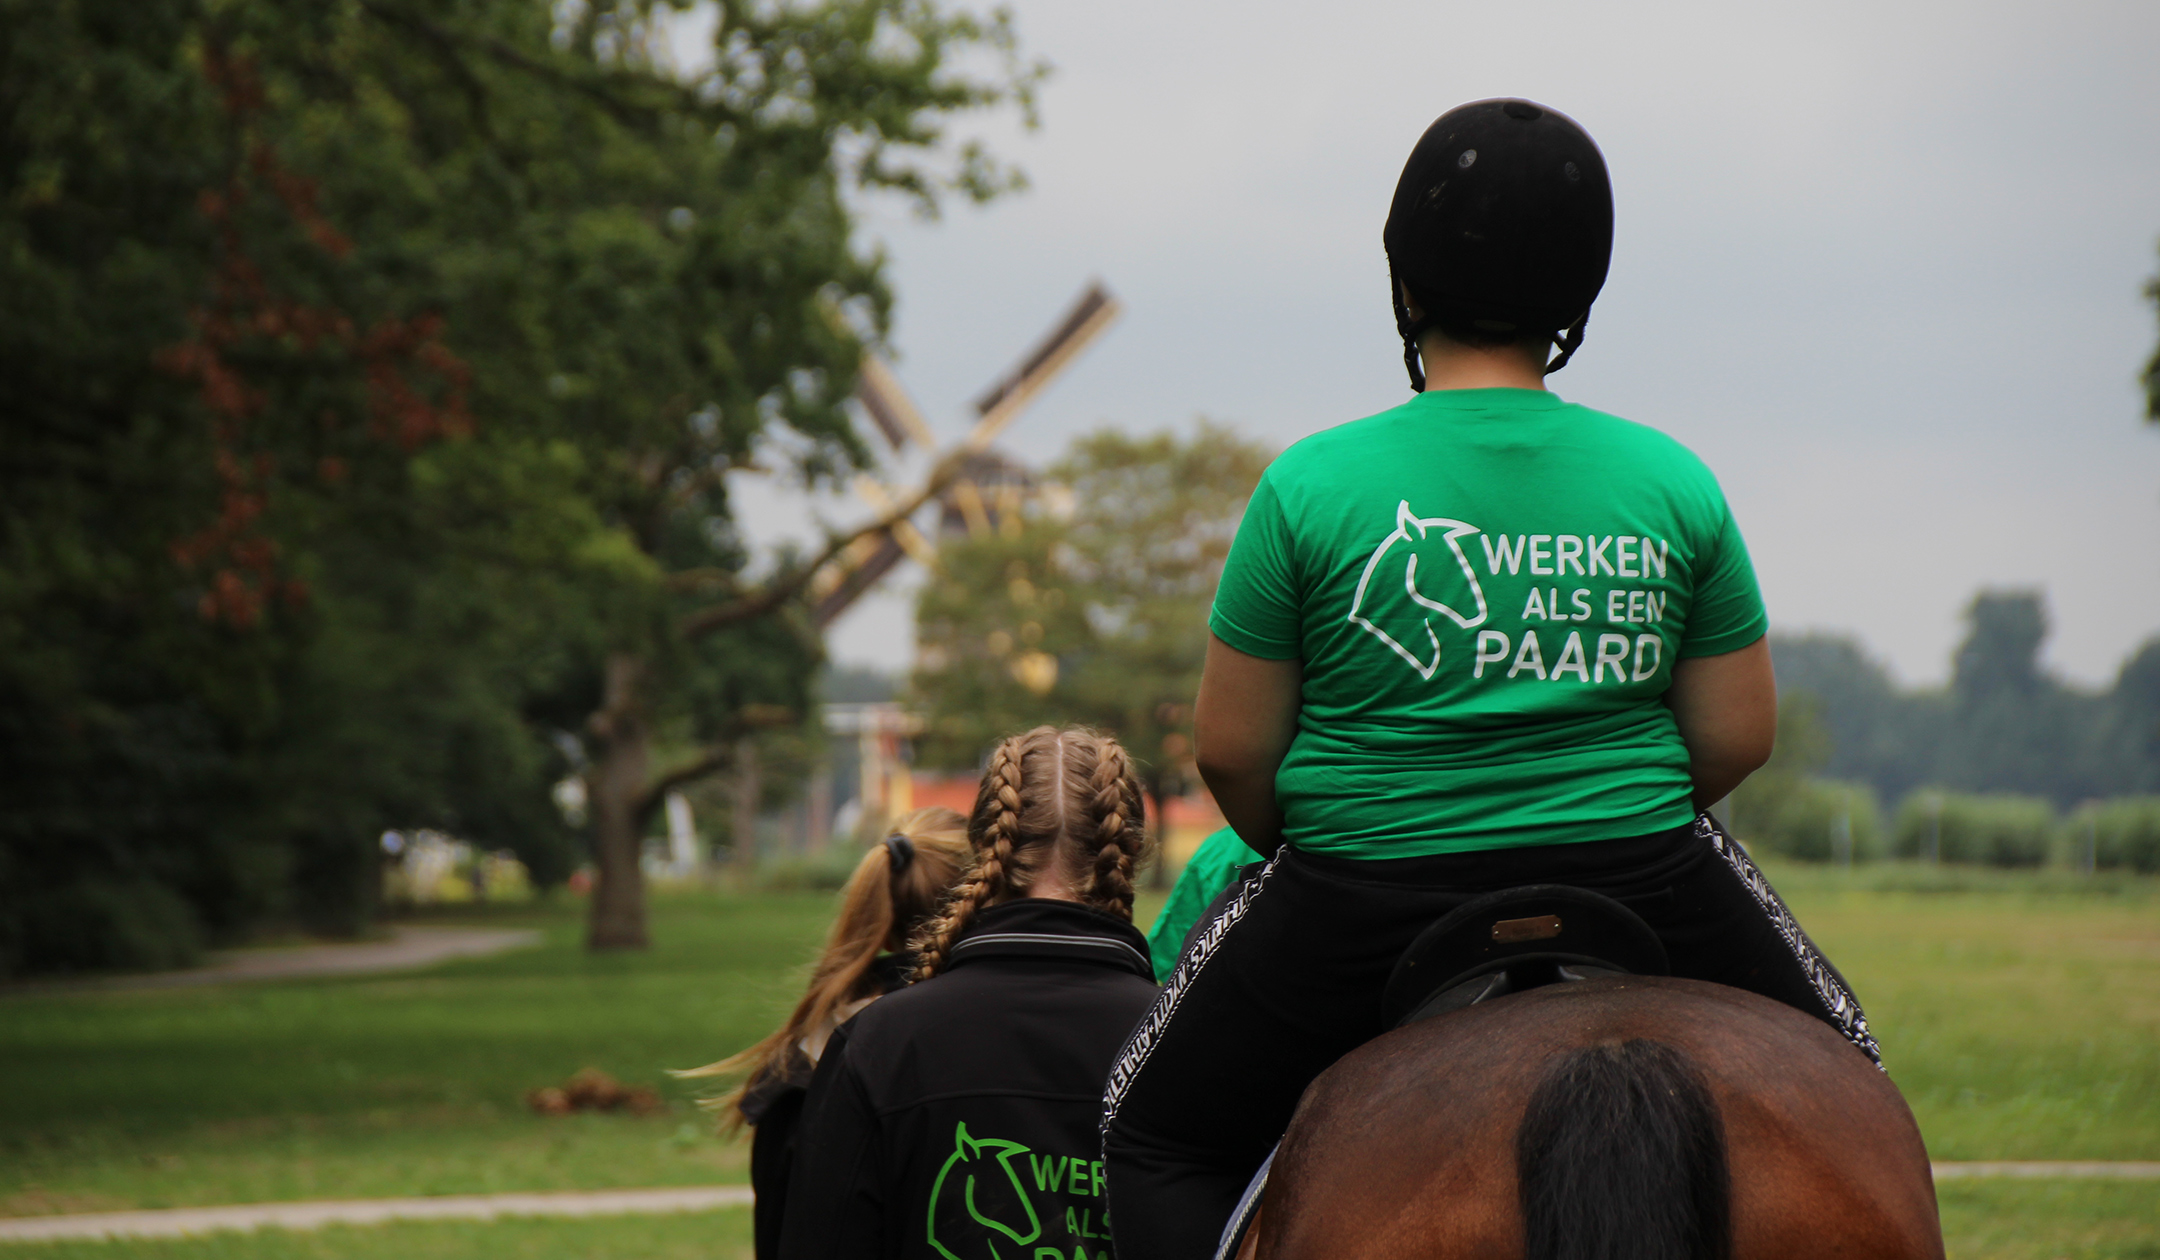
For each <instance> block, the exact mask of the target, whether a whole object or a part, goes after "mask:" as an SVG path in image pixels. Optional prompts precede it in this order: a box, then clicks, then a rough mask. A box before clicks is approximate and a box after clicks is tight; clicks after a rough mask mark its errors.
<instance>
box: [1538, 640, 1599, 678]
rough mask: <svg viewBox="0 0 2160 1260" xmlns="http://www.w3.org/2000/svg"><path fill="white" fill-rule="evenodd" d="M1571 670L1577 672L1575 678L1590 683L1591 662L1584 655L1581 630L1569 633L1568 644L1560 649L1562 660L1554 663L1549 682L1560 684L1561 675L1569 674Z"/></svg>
mask: <svg viewBox="0 0 2160 1260" xmlns="http://www.w3.org/2000/svg"><path fill="white" fill-rule="evenodd" d="M1571 669H1572V670H1574V671H1575V677H1577V678H1579V679H1581V680H1582V681H1583V682H1589V681H1590V662H1589V660H1588V658H1586V657H1585V656H1584V655H1583V645H1582V632H1581V631H1580V630H1570V631H1568V636H1567V642H1566V643H1565V644H1563V645H1562V646H1561V648H1560V659H1559V660H1557V661H1554V662H1553V667H1552V678H1551V679H1549V680H1548V681H1551V682H1559V681H1560V675H1562V674H1565V673H1567V672H1568V671H1569V670H1571Z"/></svg>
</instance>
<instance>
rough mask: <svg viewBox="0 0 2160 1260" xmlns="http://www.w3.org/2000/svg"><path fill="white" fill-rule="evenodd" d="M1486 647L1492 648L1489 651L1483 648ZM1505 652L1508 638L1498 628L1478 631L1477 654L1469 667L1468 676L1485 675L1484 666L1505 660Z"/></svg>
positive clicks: (1478, 676)
mask: <svg viewBox="0 0 2160 1260" xmlns="http://www.w3.org/2000/svg"><path fill="white" fill-rule="evenodd" d="M1488 647H1490V648H1492V649H1493V650H1492V651H1490V652H1488V651H1486V650H1485V649H1486V648H1488ZM1507 654H1508V640H1507V636H1506V635H1504V634H1502V633H1500V632H1499V631H1498V630H1480V631H1478V632H1477V656H1476V658H1475V663H1474V664H1472V666H1471V667H1470V676H1471V677H1472V678H1483V677H1484V676H1485V667H1486V666H1487V665H1496V664H1498V663H1500V662H1501V661H1504V660H1506V659H1507Z"/></svg>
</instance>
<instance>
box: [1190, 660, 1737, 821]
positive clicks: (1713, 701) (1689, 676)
mask: <svg viewBox="0 0 2160 1260" xmlns="http://www.w3.org/2000/svg"><path fill="white" fill-rule="evenodd" d="M1211 659H1212V658H1211ZM1665 703H1666V704H1667V705H1668V706H1670V707H1671V709H1672V711H1673V718H1674V719H1675V720H1676V721H1677V722H1678V723H1679V724H1680V739H1681V741H1682V742H1684V743H1685V744H1686V745H1687V750H1688V777H1689V778H1691V779H1693V780H1694V784H1695V808H1696V809H1699V810H1701V809H1708V808H1710V807H1711V806H1712V805H1715V804H1716V803H1717V802H1719V801H1721V800H1723V799H1725V797H1726V795H1727V794H1729V793H1730V792H1731V791H1732V790H1733V789H1734V788H1736V787H1739V786H1740V781H1741V780H1742V779H1745V778H1747V777H1748V776H1749V775H1750V774H1753V773H1754V772H1755V771H1757V770H1759V769H1761V768H1762V764H1763V763H1764V762H1766V761H1768V760H1770V746H1771V743H1772V742H1773V741H1774V740H1775V739H1776V737H1777V678H1776V676H1775V675H1773V674H1772V673H1771V672H1770V640H1769V639H1768V638H1767V637H1764V638H1760V639H1757V640H1755V641H1754V642H1753V643H1750V644H1748V645H1747V646H1746V647H1744V648H1741V649H1740V650H1739V651H1737V652H1724V653H1720V654H1719V655H1716V656H1692V657H1683V658H1682V659H1681V660H1679V661H1677V662H1675V663H1674V665H1673V679H1672V687H1671V688H1670V689H1669V690H1667V691H1666V693H1665ZM1210 786H1213V785H1212V783H1211V784H1210ZM1217 795H1218V797H1219V796H1220V794H1219V793H1218V794H1217Z"/></svg>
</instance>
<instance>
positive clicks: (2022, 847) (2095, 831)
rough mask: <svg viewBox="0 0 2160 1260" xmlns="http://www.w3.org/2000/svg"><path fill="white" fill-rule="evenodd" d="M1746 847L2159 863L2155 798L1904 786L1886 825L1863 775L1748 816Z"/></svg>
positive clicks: (1812, 855) (1792, 795)
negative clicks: (2080, 800) (2052, 801)
mask: <svg viewBox="0 0 2160 1260" xmlns="http://www.w3.org/2000/svg"><path fill="white" fill-rule="evenodd" d="M1739 830H1740V839H1741V841H1742V842H1744V843H1746V844H1747V845H1749V846H1750V847H1751V848H1758V849H1762V850H1766V851H1768V852H1770V853H1775V854H1778V855H1780V856H1784V857H1790V858H1798V859H1800V860H1802V861H1808V862H1830V861H1855V862H1867V861H1876V860H1881V859H1884V858H1902V859H1907V860H1919V861H1939V862H1952V863H1964V864H1968V865H1981V866H2001V867H2020V866H2023V867H2035V866H2046V865H2054V866H2065V867H2072V868H2076V867H2082V866H2084V865H2085V864H2086V863H2088V862H2090V863H2091V865H2092V866H2093V867H2095V868H2097V869H2101V870H2111V869H2112V870H2122V869H2127V870H2134V871H2143V872H2154V871H2160V796H2125V797H2117V798H2115V799H2112V800H2104V801H2094V802H2091V803H2089V804H2086V805H2083V806H2081V807H2079V808H2078V809H2076V810H2073V811H2072V812H2070V813H2069V814H2068V815H2058V814H2057V813H2056V812H2055V810H2054V808H2053V807H2052V806H2050V805H2049V804H2048V802H2047V801H2045V800H2043V799H2041V798H2039V797H2036V796H2014V795H2009V794H2004V793H1971V792H1943V791H1934V790H1931V789H1921V790H1919V791H1916V792H1912V793H1909V794H1908V795H1907V796H1906V797H1905V799H1904V800H1903V801H1902V802H1900V803H1899V805H1898V808H1897V812H1896V814H1895V815H1894V816H1892V817H1891V818H1890V819H1889V822H1888V825H1887V827H1886V826H1885V823H1884V818H1883V810H1882V805H1881V802H1880V801H1878V800H1877V799H1876V796H1875V791H1874V789H1873V788H1871V787H1869V786H1868V785H1867V784H1864V783H1849V782H1841V781H1837V780H1830V779H1808V780H1805V781H1803V782H1802V783H1800V784H1798V785H1797V786H1796V787H1795V788H1793V789H1791V790H1788V791H1784V792H1781V793H1780V794H1779V799H1778V800H1777V802H1776V804H1775V806H1774V808H1773V809H1771V810H1770V811H1768V812H1767V814H1766V815H1765V816H1758V817H1754V818H1751V819H1749V820H1748V821H1747V823H1746V825H1744V826H1743V827H1741V828H1740V829H1739Z"/></svg>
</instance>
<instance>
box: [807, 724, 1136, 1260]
mask: <svg viewBox="0 0 2160 1260" xmlns="http://www.w3.org/2000/svg"><path fill="white" fill-rule="evenodd" d="M1140 802H1141V795H1140V784H1139V780H1138V779H1137V778H1136V777H1135V776H1134V774H1133V771H1132V766H1131V763H1130V761H1129V760H1128V759H1127V757H1126V755H1125V750H1124V749H1123V748H1122V747H1120V746H1119V745H1118V743H1117V741H1116V740H1114V739H1111V738H1109V737H1108V736H1105V735H1101V734H1098V733H1096V732H1094V731H1089V730H1085V729H1081V728H1077V727H1065V728H1053V727H1048V726H1042V727H1037V728H1035V729H1034V730H1032V731H1028V732H1027V733H1025V734H1023V735H1015V736H1012V737H1010V738H1008V739H1006V740H1005V741H1003V742H1002V743H1000V744H999V745H998V746H997V748H996V750H995V751H994V752H992V754H991V756H990V761H989V766H988V769H987V771H986V772H985V774H984V775H983V782H982V787H981V789H980V790H979V791H978V793H977V795H976V799H975V809H974V812H973V813H972V815H971V816H970V817H969V818H968V826H967V839H968V847H969V850H970V854H971V857H970V862H969V865H968V869H967V872H966V874H965V875H963V876H962V877H961V879H960V881H959V883H958V885H957V886H956V887H955V888H954V890H953V895H952V897H951V899H950V900H949V901H948V902H947V904H946V905H945V907H944V909H943V911H942V912H941V913H940V914H938V915H937V916H936V917H935V918H933V919H931V920H930V921H929V922H928V923H927V924H926V925H925V926H924V928H923V930H922V932H921V934H920V935H919V937H918V938H917V945H916V959H917V961H916V969H915V983H914V984H912V985H911V986H909V987H908V988H907V989H905V990H903V991H901V992H898V993H895V994H893V995H891V996H890V997H887V998H884V999H882V1000H880V1001H879V1002H877V1003H876V1004H875V1005H873V1006H871V1007H869V1008H868V1009H867V1010H865V1011H863V1012H862V1013H861V1014H860V1015H858V1016H856V1017H855V1018H854V1019H852V1020H850V1021H849V1022H848V1023H846V1024H844V1025H842V1026H841V1027H840V1028H839V1029H838V1030H837V1031H836V1032H835V1033H834V1034H833V1036H832V1040H831V1041H830V1042H829V1043H828V1045H827V1047H826V1050H825V1055H824V1058H823V1059H822V1060H821V1061H820V1062H819V1064H818V1069H817V1075H816V1078H815V1079H814V1080H813V1081H812V1083H811V1086H810V1096H809V1099H808V1102H807V1103H806V1104H805V1107H804V1113H803V1121H802V1130H801V1137H800V1139H799V1140H800V1150H801V1154H800V1156H799V1157H798V1161H797V1164H796V1168H795V1173H794V1176H793V1179H792V1182H791V1185H790V1188H789V1192H788V1205H787V1215H786V1220H785V1223H784V1225H783V1227H782V1229H781V1245H780V1254H781V1256H782V1257H784V1260H825V1258H826V1257H832V1256H865V1257H868V1256H880V1257H896V1258H904V1260H977V1258H978V1257H981V1258H982V1260H989V1258H990V1257H992V1256H1015V1255H1017V1256H1027V1257H1036V1256H1048V1255H1051V1254H1055V1255H1057V1256H1059V1257H1061V1258H1074V1260H1106V1257H1107V1256H1108V1255H1109V1251H1110V1242H1109V1235H1110V1229H1109V1220H1108V1217H1107V1215H1106V1213H1105V1211H1104V1208H1103V1198H1102V1194H1103V1175H1102V1173H1103V1166H1102V1160H1101V1156H1100V1153H1099V1151H1098V1149H1097V1138H1096V1130H1097V1124H1098V1121H1099V1118H1100V1111H1099V1100H1100V1098H1101V1094H1102V1082H1103V1080H1104V1078H1105V1077H1106V1076H1107V1075H1108V1074H1109V1071H1110V1065H1111V1061H1112V1060H1113V1059H1114V1058H1115V1057H1116V1055H1117V1052H1118V1047H1119V1046H1120V1045H1122V1044H1123V1043H1124V1041H1125V1038H1126V1035H1127V1034H1128V1033H1129V1032H1130V1031H1131V1030H1132V1027H1133V1025H1134V1023H1135V1022H1136V1021H1138V1020H1139V1018H1140V1016H1141V1015H1142V1014H1143V1013H1145V1012H1146V1010H1147V1009H1148V1006H1149V1005H1150V1003H1152V1002H1153V1001H1154V998H1155V984H1154V980H1153V973H1152V971H1151V969H1150V967H1149V962H1148V945H1147V940H1146V938H1145V937H1143V936H1141V935H1140V933H1139V932H1138V931H1136V930H1135V929H1134V928H1133V926H1132V904H1133V872H1134V869H1135V868H1136V867H1137V866H1138V865H1139V864H1140V862H1141V861H1142V859H1143V858H1145V857H1146V856H1147V842H1146V835H1145V830H1144V828H1143V825H1142V821H1143V820H1142V815H1141V803H1140Z"/></svg>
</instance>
